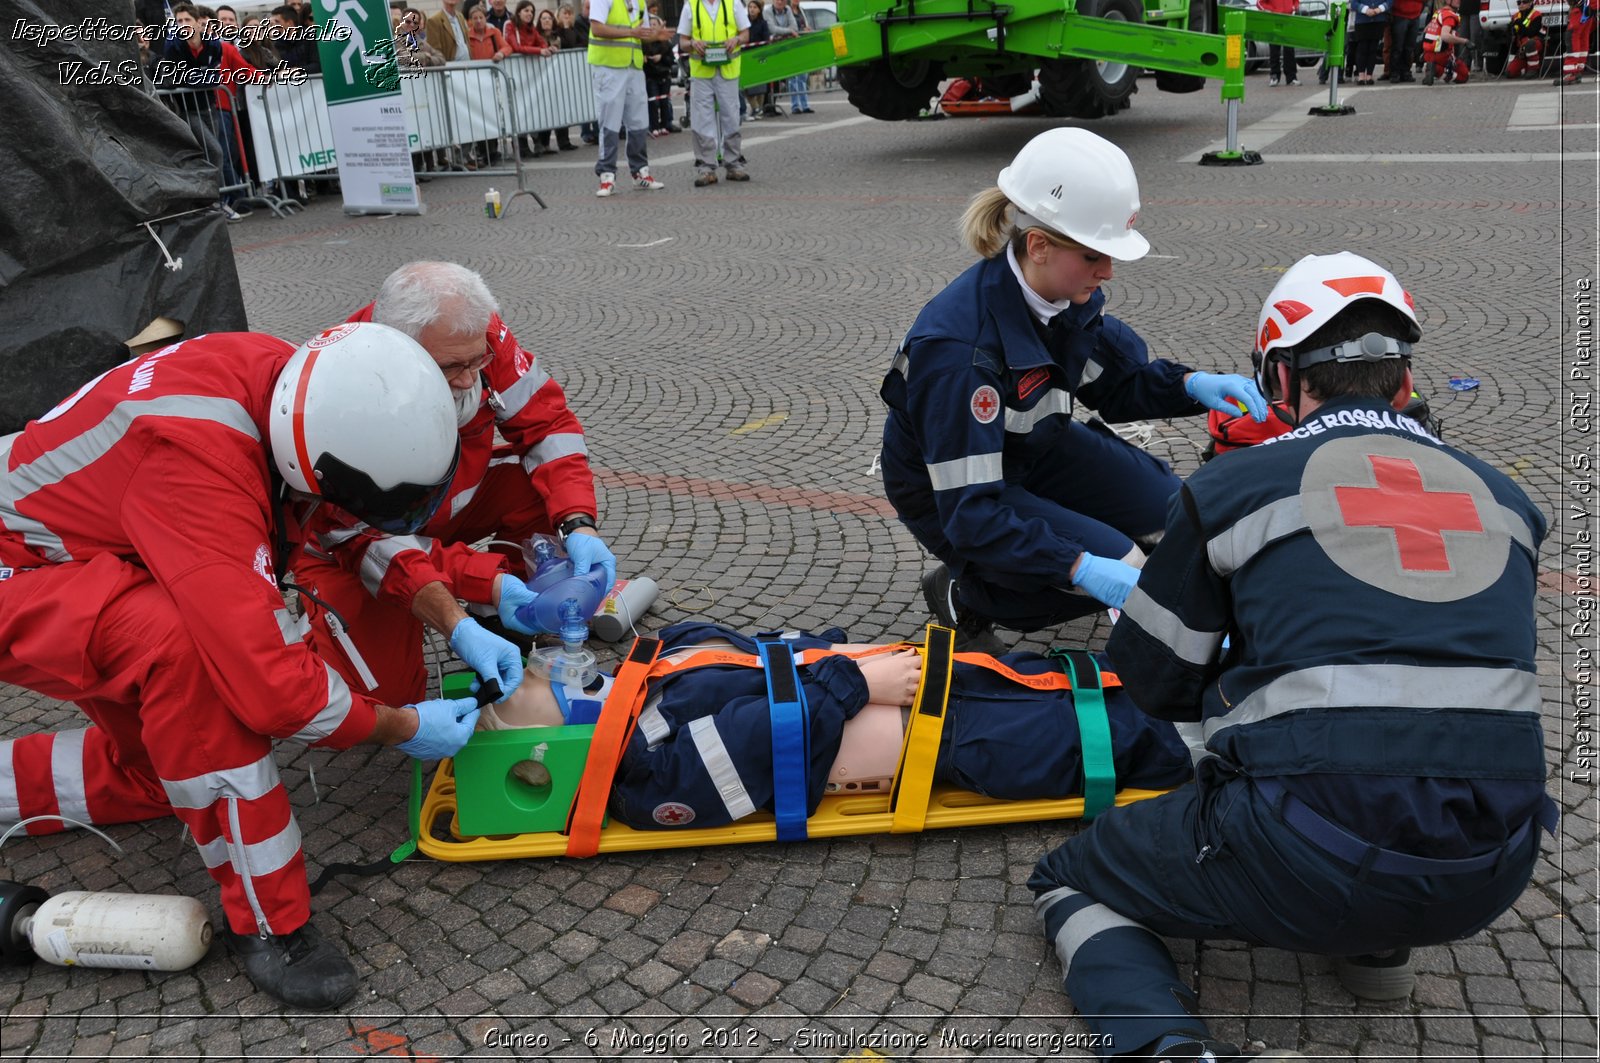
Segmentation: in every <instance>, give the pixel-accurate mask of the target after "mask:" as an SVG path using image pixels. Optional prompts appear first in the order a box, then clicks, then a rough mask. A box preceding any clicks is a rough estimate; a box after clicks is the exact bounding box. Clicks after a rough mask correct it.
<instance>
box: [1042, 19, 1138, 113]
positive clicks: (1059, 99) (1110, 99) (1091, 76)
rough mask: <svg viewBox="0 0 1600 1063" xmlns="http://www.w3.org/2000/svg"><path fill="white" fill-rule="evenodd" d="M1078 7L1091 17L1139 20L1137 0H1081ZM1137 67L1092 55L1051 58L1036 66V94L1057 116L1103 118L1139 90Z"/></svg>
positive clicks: (1125, 103) (1049, 111) (1125, 106)
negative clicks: (1088, 56) (1090, 56)
mask: <svg viewBox="0 0 1600 1063" xmlns="http://www.w3.org/2000/svg"><path fill="white" fill-rule="evenodd" d="M1078 11H1079V12H1080V13H1082V14H1085V15H1090V16H1092V17H1095V18H1109V19H1122V20H1123V21H1125V22H1143V21H1144V9H1143V8H1142V7H1141V6H1140V4H1139V0H1083V2H1082V3H1080V4H1079V5H1078ZM1140 69H1141V68H1140V67H1136V66H1128V65H1127V64H1125V63H1099V62H1096V61H1095V60H1093V59H1051V60H1049V61H1047V62H1046V63H1045V64H1044V65H1043V66H1041V67H1040V68H1039V98H1040V99H1041V100H1042V101H1043V102H1044V109H1045V113H1046V114H1050V115H1054V116H1056V117H1058V118H1104V117H1105V116H1106V115H1112V114H1116V113H1117V112H1118V111H1121V110H1125V109H1126V108H1127V107H1128V106H1129V104H1130V102H1131V101H1130V100H1129V99H1128V97H1130V96H1132V95H1133V94H1134V93H1135V92H1137V91H1138V90H1139V84H1138V82H1139V71H1140Z"/></svg>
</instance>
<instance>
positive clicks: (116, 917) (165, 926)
mask: <svg viewBox="0 0 1600 1063" xmlns="http://www.w3.org/2000/svg"><path fill="white" fill-rule="evenodd" d="M17 929H18V930H19V931H20V932H21V935H22V936H23V937H24V938H26V939H27V941H28V944H29V945H31V946H32V947H33V951H34V952H35V953H37V954H38V956H39V958H40V959H42V960H45V961H47V962H49V963H54V964H58V965H60V966H63V967H73V966H78V967H115V968H119V969H121V970H129V971H181V970H183V969H184V968H186V967H193V966H194V965H195V964H196V963H198V962H200V958H201V957H203V956H204V955H205V954H206V949H207V948H209V947H210V945H211V920H210V918H208V917H207V916H206V910H205V908H204V907H203V906H202V905H201V904H200V902H199V901H197V900H195V899H194V898H193V897H173V896H157V895H154V894H140V893H86V892H84V891H82V890H73V891H71V892H69V893H58V894H57V895H56V896H54V897H51V898H50V899H49V900H47V901H45V902H44V903H43V904H41V905H39V907H38V909H37V910H36V911H35V912H34V913H33V914H32V915H27V916H23V917H22V919H21V920H19V921H18V926H17Z"/></svg>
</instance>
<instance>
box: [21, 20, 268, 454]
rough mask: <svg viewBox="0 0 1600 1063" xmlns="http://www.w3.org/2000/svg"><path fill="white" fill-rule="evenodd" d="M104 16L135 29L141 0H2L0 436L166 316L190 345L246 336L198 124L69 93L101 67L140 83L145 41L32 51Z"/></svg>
mask: <svg viewBox="0 0 1600 1063" xmlns="http://www.w3.org/2000/svg"><path fill="white" fill-rule="evenodd" d="M102 20H103V21H105V22H108V23H110V24H111V25H112V26H116V27H124V26H132V25H133V24H134V14H133V4H132V2H131V0H110V2H108V0H0V40H3V42H4V43H3V47H0V100H4V103H3V104H0V112H3V114H4V119H3V122H0V129H3V134H0V143H3V148H0V433H7V432H15V431H17V430H19V429H20V428H21V427H22V426H23V424H24V423H25V422H26V421H28V420H29V419H30V418H33V417H37V416H38V415H39V414H41V413H43V412H45V411H46V410H48V409H49V408H50V407H51V406H53V405H55V403H56V402H58V401H59V400H60V399H62V398H64V397H65V396H66V395H68V394H70V393H71V391H72V390H73V389H74V388H76V387H77V386H78V385H79V384H82V383H83V382H85V381H87V380H89V379H90V378H92V377H94V376H96V375H97V374H99V373H101V372H104V371H105V370H106V369H109V368H111V367H112V366H114V365H116V364H118V363H119V362H122V361H124V360H126V359H127V357H128V350H127V348H126V347H125V346H124V341H126V340H127V339H129V338H131V337H132V336H134V335H136V334H137V333H138V332H140V331H141V330H142V329H144V327H145V326H146V325H148V324H149V323H150V322H151V321H152V320H154V319H155V318H157V317H169V318H172V319H174V320H176V321H178V322H181V323H182V324H183V326H184V334H185V335H187V336H195V335H199V334H200V333H202V332H224V331H237V330H240V329H243V328H245V314H244V300H243V297H242V296H241V294H240V292H239V277H238V274H237V272H236V271H235V269H234V264H233V247H232V245H231V243H230V242H229V239H228V231H227V223H226V222H225V221H224V219H223V217H222V215H221V214H220V213H218V212H217V211H215V210H212V209H208V208H212V207H214V206H215V204H216V202H217V175H216V170H215V169H214V168H213V167H212V166H210V165H208V164H207V163H206V161H205V159H204V157H203V156H202V155H201V153H200V148H199V146H198V145H197V144H196V143H195V141H194V137H193V135H192V134H191V133H190V132H189V128H188V126H187V125H185V124H184V123H183V121H181V120H180V119H179V118H178V117H177V116H176V115H174V114H173V113H172V112H171V111H169V110H168V109H167V108H166V107H165V106H164V105H163V104H162V103H161V102H160V101H159V100H157V99H156V98H155V97H153V96H151V95H148V94H147V93H146V91H145V89H144V87H143V85H142V84H135V85H132V86H125V85H118V84H102V85H70V84H63V83H62V82H63V74H64V73H65V74H67V75H71V74H73V73H78V74H82V73H83V72H85V71H88V70H90V69H95V64H99V63H104V64H106V66H104V67H101V68H98V69H101V70H104V71H105V72H106V73H107V74H109V75H116V74H118V73H126V72H128V71H130V70H133V71H136V70H137V68H138V58H139V46H138V42H137V41H136V40H134V39H133V38H132V37H131V35H127V36H126V39H121V40H54V41H50V42H41V41H39V40H38V39H37V38H34V39H31V40H30V39H27V33H28V31H29V30H30V29H31V28H32V27H46V28H48V27H50V26H63V27H65V26H74V27H76V26H81V25H85V24H88V23H91V22H95V23H98V22H99V21H102ZM19 25H20V27H21V28H22V32H20V33H19V32H18V30H19ZM113 32H120V31H113ZM64 64H65V65H64ZM71 64H85V65H84V66H78V67H74V66H72V65H71ZM124 64H130V65H126V66H125V65H124ZM68 79H69V80H70V77H69V78H68ZM186 211H198V213H190V214H185V213H184V212H186ZM169 215H180V216H179V217H177V218H172V219H170V220H165V221H159V222H157V221H156V219H161V218H167V217H168V216H169ZM144 222H151V223H152V227H153V228H154V229H155V231H156V233H157V235H159V236H160V238H161V241H162V243H164V244H166V246H167V248H168V250H169V251H170V253H171V255H172V257H173V258H175V259H179V258H181V259H182V260H183V268H182V269H180V270H177V271H172V270H169V269H168V268H166V258H165V256H164V255H163V254H162V252H161V248H160V246H158V245H157V243H156V241H155V240H154V239H152V237H151V235H150V233H149V232H147V231H146V230H145V228H144V225H143V223H144Z"/></svg>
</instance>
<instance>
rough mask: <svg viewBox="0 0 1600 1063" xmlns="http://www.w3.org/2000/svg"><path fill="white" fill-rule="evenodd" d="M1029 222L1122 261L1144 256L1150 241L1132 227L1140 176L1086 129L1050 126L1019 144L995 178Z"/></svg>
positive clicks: (1124, 157)
mask: <svg viewBox="0 0 1600 1063" xmlns="http://www.w3.org/2000/svg"><path fill="white" fill-rule="evenodd" d="M997 183H998V185H999V186H1000V191H1002V192H1004V193H1005V194H1006V198H1007V199H1009V200H1010V201H1011V204H1012V206H1014V207H1016V208H1017V209H1018V210H1019V211H1022V212H1023V213H1025V214H1027V215H1028V218H1018V219H1017V225H1018V227H1019V228H1030V227H1031V225H1030V219H1031V223H1032V224H1037V225H1040V226H1043V227H1044V228H1047V229H1053V230H1055V231H1056V232H1058V233H1060V234H1061V235H1062V236H1065V237H1067V238H1068V239H1071V240H1076V241H1077V242H1078V243H1080V244H1082V245H1083V246H1084V247H1087V248H1090V249H1092V250H1095V251H1099V252H1100V253H1101V254H1103V255H1110V256H1111V257H1112V258H1115V259H1118V260H1120V261H1123V262H1132V261H1133V260H1134V259H1136V258H1143V257H1144V256H1145V254H1146V252H1148V251H1149V250H1150V242H1149V241H1148V240H1146V239H1145V238H1144V237H1143V236H1140V235H1139V233H1138V232H1136V231H1135V230H1134V228H1133V225H1134V222H1136V221H1138V219H1139V180H1138V178H1136V177H1135V176H1134V175H1133V163H1131V162H1129V161H1128V156H1127V155H1125V154H1123V151H1122V149H1121V148H1119V147H1117V146H1116V145H1115V144H1113V143H1111V141H1109V140H1106V139H1105V138H1104V137H1099V136H1096V135H1095V134H1093V133H1091V132H1089V131H1088V130H1087V129H1071V128H1066V127H1061V128H1057V129H1048V130H1046V131H1045V132H1043V133H1040V134H1039V135H1038V136H1036V137H1034V138H1033V139H1032V140H1030V141H1028V142H1027V143H1026V144H1024V145H1023V146H1022V150H1021V151H1019V152H1017V157H1016V158H1015V159H1013V160H1011V165H1010V166H1007V167H1006V168H1005V169H1004V170H1001V171H1000V179H999V181H998V182H997Z"/></svg>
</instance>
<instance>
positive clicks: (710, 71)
mask: <svg viewBox="0 0 1600 1063" xmlns="http://www.w3.org/2000/svg"><path fill="white" fill-rule="evenodd" d="M739 2H740V0H720V2H719V3H718V4H717V20H716V22H715V23H714V24H708V19H709V16H708V15H707V14H706V5H705V3H704V0H689V3H691V4H693V5H694V16H693V18H692V19H691V21H690V23H689V28H690V29H691V30H692V31H693V32H692V33H691V36H692V37H694V39H695V40H699V41H705V42H706V43H707V44H721V43H722V42H724V41H731V40H733V39H734V38H735V37H737V36H739V24H738V23H737V22H735V21H734V17H733V5H734V4H736V3H739ZM741 58H742V57H741V56H737V55H736V56H734V57H733V58H732V59H729V60H728V61H727V62H726V63H718V64H715V65H713V64H711V63H706V62H702V61H701V60H700V59H699V58H698V57H697V56H695V55H694V53H693V52H691V53H689V76H690V77H693V78H711V77H716V76H717V75H718V74H721V75H722V76H723V77H726V78H732V79H733V80H735V81H737V80H739V63H740V60H741Z"/></svg>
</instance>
